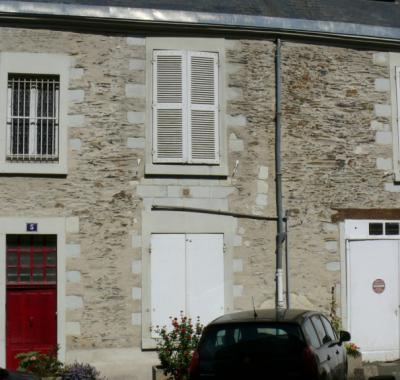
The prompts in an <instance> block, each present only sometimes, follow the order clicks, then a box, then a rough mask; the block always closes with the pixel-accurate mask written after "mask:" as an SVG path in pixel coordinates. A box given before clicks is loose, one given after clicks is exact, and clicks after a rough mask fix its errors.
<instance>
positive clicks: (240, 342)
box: [199, 323, 303, 359]
mask: <svg viewBox="0 0 400 380" xmlns="http://www.w3.org/2000/svg"><path fill="white" fill-rule="evenodd" d="M300 347H303V338H302V333H301V331H300V328H299V326H297V325H295V324H287V323H282V324H276V323H259V324H256V323H251V324H250V323H243V324H229V325H214V326H209V327H208V328H207V329H206V330H205V332H204V333H203V338H202V340H201V343H200V347H199V354H200V356H201V357H202V358H204V359H206V358H210V359H211V358H213V357H215V356H216V355H218V354H219V353H221V352H229V351H230V350H231V349H235V350H237V349H239V350H240V349H243V350H250V351H262V352H264V353H268V352H269V353H271V354H274V355H279V354H281V353H282V354H285V353H289V352H293V351H297V350H298V349H299V348H300Z"/></svg>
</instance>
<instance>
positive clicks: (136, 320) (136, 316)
mask: <svg viewBox="0 0 400 380" xmlns="http://www.w3.org/2000/svg"><path fill="white" fill-rule="evenodd" d="M141 324H142V314H141V313H132V325H133V326H140V325H141Z"/></svg>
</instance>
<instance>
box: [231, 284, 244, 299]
mask: <svg viewBox="0 0 400 380" xmlns="http://www.w3.org/2000/svg"><path fill="white" fill-rule="evenodd" d="M243 290H244V288H243V285H233V296H234V297H241V296H242V295H243Z"/></svg>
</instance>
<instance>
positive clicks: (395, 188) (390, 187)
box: [385, 183, 400, 193]
mask: <svg viewBox="0 0 400 380" xmlns="http://www.w3.org/2000/svg"><path fill="white" fill-rule="evenodd" d="M385 191H389V192H390V193H400V185H395V184H394V183H385Z"/></svg>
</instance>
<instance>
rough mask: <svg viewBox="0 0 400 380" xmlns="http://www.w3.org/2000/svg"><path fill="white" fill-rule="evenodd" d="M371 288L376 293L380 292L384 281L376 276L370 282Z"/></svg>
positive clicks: (383, 288)
mask: <svg viewBox="0 0 400 380" xmlns="http://www.w3.org/2000/svg"><path fill="white" fill-rule="evenodd" d="M372 290H373V291H374V292H375V293H377V294H381V293H383V291H384V290H385V281H383V280H382V279H380V278H378V279H376V280H375V281H374V282H373V283H372Z"/></svg>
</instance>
